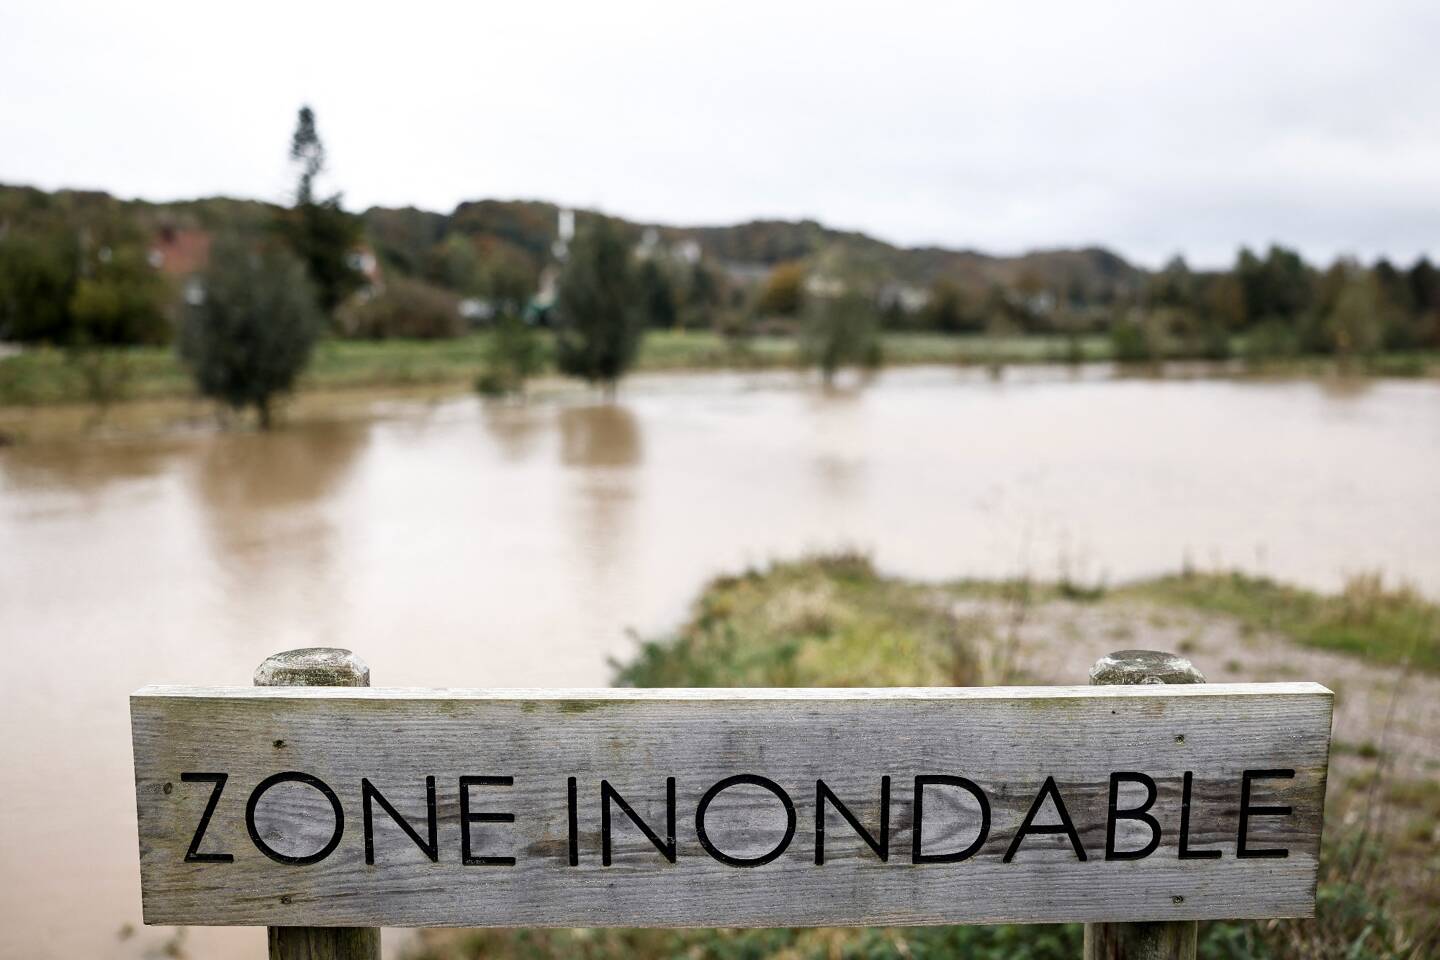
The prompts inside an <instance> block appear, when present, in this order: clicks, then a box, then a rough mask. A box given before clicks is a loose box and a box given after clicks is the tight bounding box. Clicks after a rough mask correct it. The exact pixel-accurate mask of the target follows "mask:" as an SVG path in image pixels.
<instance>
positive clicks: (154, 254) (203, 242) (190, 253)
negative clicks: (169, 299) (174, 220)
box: [146, 226, 212, 306]
mask: <svg viewBox="0 0 1440 960" xmlns="http://www.w3.org/2000/svg"><path fill="white" fill-rule="evenodd" d="M211 239H212V238H211V236H210V231H208V230H199V229H193V228H181V227H174V226H164V227H161V228H160V230H159V231H158V232H157V233H156V234H155V237H154V239H153V240H152V241H151V243H150V252H149V253H148V254H147V255H146V256H147V259H148V260H149V261H150V266H152V267H154V268H155V269H156V270H158V271H159V272H160V273H161V275H163V276H166V277H170V278H172V279H173V280H174V281H175V282H176V284H177V285H179V287H180V291H181V295H182V296H183V297H184V298H185V302H186V303H188V304H190V305H191V306H196V305H198V304H200V303H203V302H204V301H205V286H204V284H203V283H201V280H200V276H199V275H200V272H201V271H202V270H204V269H205V267H206V265H207V264H209V262H210V244H211Z"/></svg>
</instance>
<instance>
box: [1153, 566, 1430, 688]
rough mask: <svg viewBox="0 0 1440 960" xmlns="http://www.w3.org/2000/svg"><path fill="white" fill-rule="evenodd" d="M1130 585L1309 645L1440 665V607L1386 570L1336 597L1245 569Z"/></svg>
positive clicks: (1355, 582)
mask: <svg viewBox="0 0 1440 960" xmlns="http://www.w3.org/2000/svg"><path fill="white" fill-rule="evenodd" d="M1129 590H1130V592H1131V593H1133V594H1135V595H1138V596H1142V597H1149V598H1152V599H1154V600H1157V601H1160V602H1163V603H1169V604H1184V605H1187V606H1190V607H1194V608H1196V609H1198V610H1205V611H1210V612H1214V613H1222V614H1226V615H1228V616H1232V617H1235V618H1237V619H1238V620H1239V621H1240V622H1241V623H1242V624H1244V625H1245V626H1246V628H1247V629H1250V630H1257V631H1258V630H1272V631H1276V632H1278V633H1282V634H1284V635H1285V636H1287V637H1290V638H1291V639H1292V640H1294V641H1295V642H1296V643H1301V644H1305V645H1306V646H1311V647H1317V648H1319V649H1322V650H1334V651H1338V652H1340V653H1345V654H1350V655H1352V656H1356V657H1363V658H1365V659H1367V660H1372V661H1376V662H1379V663H1390V664H1399V665H1405V666H1413V667H1416V668H1418V669H1421V670H1430V671H1440V607H1437V606H1436V605H1435V604H1432V603H1429V602H1427V601H1426V600H1425V599H1424V598H1422V597H1420V596H1418V595H1417V594H1416V593H1415V592H1414V591H1413V590H1411V589H1409V588H1408V587H1404V586H1401V587H1395V588H1387V587H1386V586H1385V584H1384V582H1383V580H1382V579H1381V577H1380V576H1379V575H1375V574H1367V575H1363V576H1357V577H1352V578H1350V579H1349V580H1348V581H1347V582H1346V584H1345V588H1344V590H1343V591H1342V592H1341V593H1339V594H1335V595H1330V596H1327V595H1323V594H1317V593H1313V592H1311V591H1309V590H1299V589H1296V588H1295V587H1290V586H1286V585H1284V584H1280V583H1275V582H1274V581H1272V580H1266V579H1264V578H1259V577H1250V576H1246V575H1244V574H1240V573H1235V574H1227V575H1223V576H1215V575H1207V576H1177V577H1166V578H1163V579H1160V580H1155V581H1152V582H1149V583H1145V584H1139V585H1137V586H1134V587H1131V588H1129Z"/></svg>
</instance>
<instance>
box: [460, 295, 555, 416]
mask: <svg viewBox="0 0 1440 960" xmlns="http://www.w3.org/2000/svg"><path fill="white" fill-rule="evenodd" d="M544 363H545V355H544V351H543V349H542V347H541V344H540V337H539V335H538V334H537V333H536V332H535V330H534V328H532V327H531V326H529V325H528V324H527V323H526V322H525V321H524V319H523V318H521V317H520V315H519V314H517V313H512V312H506V313H502V314H500V316H499V318H498V319H497V320H496V321H495V331H494V332H493V333H492V334H491V335H490V342H489V344H488V345H487V347H486V350H485V369H484V370H483V371H481V373H480V376H479V377H478V378H477V379H476V381H475V389H477V390H479V391H480V392H481V393H484V394H489V395H491V396H503V395H505V394H510V393H517V394H523V393H524V392H525V381H526V380H528V379H530V378H531V377H533V376H535V374H537V373H539V372H540V369H541V367H542V366H543V365H544Z"/></svg>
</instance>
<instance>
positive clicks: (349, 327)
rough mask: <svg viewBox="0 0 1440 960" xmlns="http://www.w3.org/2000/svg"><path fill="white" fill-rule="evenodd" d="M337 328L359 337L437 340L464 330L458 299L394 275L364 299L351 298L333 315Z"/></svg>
mask: <svg viewBox="0 0 1440 960" xmlns="http://www.w3.org/2000/svg"><path fill="white" fill-rule="evenodd" d="M337 322H338V324H339V327H340V331H341V332H342V333H343V334H345V335H346V336H348V337H355V338H357V339H361V340H388V339H392V338H402V339H409V340H441V339H449V338H453V337H458V336H460V334H461V333H463V332H464V330H465V324H464V321H463V320H462V319H461V317H460V307H459V299H458V298H457V297H456V296H455V295H454V294H452V293H449V292H447V291H445V290H442V289H440V288H439V287H433V286H431V285H430V284H428V283H424V282H422V281H420V280H412V279H409V278H407V277H401V276H397V277H394V278H393V279H390V280H387V281H386V282H385V289H384V290H383V291H381V292H380V293H379V294H378V295H375V296H372V297H371V298H370V299H368V300H352V301H351V302H350V303H347V304H346V305H345V306H344V307H342V308H341V309H340V311H339V313H338V315H337Z"/></svg>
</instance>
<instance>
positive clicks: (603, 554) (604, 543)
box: [558, 403, 643, 618]
mask: <svg viewBox="0 0 1440 960" xmlns="http://www.w3.org/2000/svg"><path fill="white" fill-rule="evenodd" d="M558 422H559V426H560V462H561V464H563V465H564V466H565V467H566V468H567V469H570V470H573V471H575V476H574V479H573V484H572V486H571V506H572V510H571V512H572V513H573V514H574V517H575V519H574V522H573V526H574V528H575V530H576V533H577V534H578V538H579V540H580V541H581V542H582V543H584V544H585V545H586V548H585V550H584V551H583V552H582V553H581V555H580V557H581V558H582V561H583V566H584V567H585V569H583V570H581V571H578V575H579V576H581V577H587V578H589V579H592V580H593V581H594V583H595V585H596V588H597V589H595V590H593V591H592V592H591V596H592V597H593V598H594V599H595V602H596V603H597V605H598V606H597V609H595V610H594V611H593V613H594V615H595V616H597V617H600V618H605V617H610V618H613V617H614V616H615V614H616V611H617V610H620V609H624V607H625V604H626V600H627V597H626V594H625V591H626V590H627V589H633V585H631V584H627V583H626V582H625V578H624V571H625V569H626V568H627V567H629V566H630V565H631V563H632V561H633V553H634V550H635V549H636V547H637V544H636V543H635V531H634V529H633V521H634V516H635V509H636V501H637V499H638V493H639V491H638V489H637V487H638V485H639V483H638V477H637V476H636V472H635V469H634V468H636V467H638V466H639V465H640V463H641V460H642V459H643V445H642V443H641V439H640V422H639V420H638V419H637V418H636V416H635V414H634V413H632V412H631V411H630V409H629V408H628V407H625V406H623V405H621V404H619V403H606V404H601V405H598V406H590V407H567V408H566V409H564V410H561V411H560V416H559V418H558Z"/></svg>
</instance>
